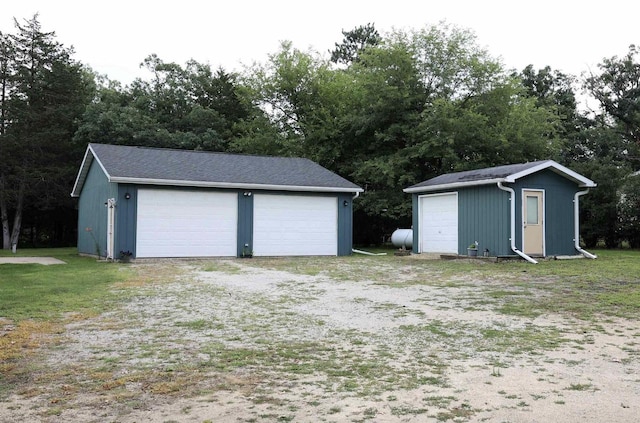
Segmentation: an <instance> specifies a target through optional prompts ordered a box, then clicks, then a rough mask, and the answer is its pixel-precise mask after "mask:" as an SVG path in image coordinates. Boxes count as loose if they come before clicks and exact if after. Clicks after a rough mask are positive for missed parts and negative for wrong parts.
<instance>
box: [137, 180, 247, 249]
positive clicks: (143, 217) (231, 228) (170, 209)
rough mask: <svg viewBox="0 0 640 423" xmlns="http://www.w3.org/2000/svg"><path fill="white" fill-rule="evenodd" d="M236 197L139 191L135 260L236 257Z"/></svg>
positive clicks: (213, 194)
mask: <svg viewBox="0 0 640 423" xmlns="http://www.w3.org/2000/svg"><path fill="white" fill-rule="evenodd" d="M237 221H238V194H237V193H235V192H233V193H227V192H217V191H201V190H198V191H195V190H194V191H188V190H177V189H171V190H170V189H141V190H138V219H137V232H136V257H221V256H236V255H237V242H236V240H237V233H238V229H237Z"/></svg>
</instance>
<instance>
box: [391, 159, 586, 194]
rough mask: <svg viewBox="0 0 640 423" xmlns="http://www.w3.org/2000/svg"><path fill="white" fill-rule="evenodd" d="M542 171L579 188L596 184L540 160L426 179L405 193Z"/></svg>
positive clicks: (553, 162)
mask: <svg viewBox="0 0 640 423" xmlns="http://www.w3.org/2000/svg"><path fill="white" fill-rule="evenodd" d="M543 169H550V170H552V171H554V172H556V173H558V174H560V175H562V176H564V177H566V178H568V179H571V180H573V181H575V182H576V183H578V184H579V185H580V186H585V187H594V186H596V184H595V183H594V182H593V181H591V180H590V179H587V178H585V177H584V176H582V175H579V174H577V173H575V172H573V171H572V170H570V169H568V168H566V167H564V166H562V165H560V164H558V163H556V162H555V161H553V160H540V161H536V162H529V163H518V164H510V165H504V166H497V167H489V168H484V169H476V170H468V171H465V172H455V173H447V174H444V175H440V176H436V177H435V178H432V179H428V180H426V181H424V182H420V183H419V184H415V185H412V186H410V187H409V188H406V189H405V190H404V191H405V192H420V191H434V190H437V189H441V188H449V187H464V186H466V185H482V184H490V183H496V182H514V181H515V179H517V178H520V177H522V176H526V175H529V174H531V173H534V172H538V171H540V170H543Z"/></svg>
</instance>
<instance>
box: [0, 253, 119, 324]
mask: <svg viewBox="0 0 640 423" xmlns="http://www.w3.org/2000/svg"><path fill="white" fill-rule="evenodd" d="M16 255H17V256H22V257H28V256H47V257H55V258H57V259H60V260H62V261H64V262H66V263H67V264H59V265H50V266H43V265H41V264H0V318H5V319H9V320H12V321H16V322H17V321H20V320H24V319H35V320H42V319H46V320H58V319H60V318H61V316H63V315H64V313H71V312H75V313H96V312H99V311H100V310H103V309H104V307H105V301H104V299H105V298H106V297H107V296H108V293H109V287H110V286H111V285H112V284H113V283H114V282H118V281H122V280H124V279H125V278H127V277H129V276H130V275H131V272H128V271H127V270H126V267H125V266H123V265H120V264H113V263H105V262H98V261H97V260H96V259H95V258H90V257H80V256H79V255H78V252H77V250H76V249H75V248H57V249H24V250H19V251H18V253H17V254H16ZM0 256H5V257H6V256H14V255H13V254H12V253H11V252H10V251H7V250H0ZM123 269H124V270H123Z"/></svg>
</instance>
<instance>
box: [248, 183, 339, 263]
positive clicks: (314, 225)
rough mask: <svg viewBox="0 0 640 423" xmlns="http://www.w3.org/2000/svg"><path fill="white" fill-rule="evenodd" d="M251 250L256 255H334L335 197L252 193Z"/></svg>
mask: <svg viewBox="0 0 640 423" xmlns="http://www.w3.org/2000/svg"><path fill="white" fill-rule="evenodd" d="M253 250H254V251H253V254H254V255H256V256H309V255H312V256H323V255H329V256H335V255H338V200H337V199H336V197H310V196H296V195H267V194H258V195H255V196H254V199H253Z"/></svg>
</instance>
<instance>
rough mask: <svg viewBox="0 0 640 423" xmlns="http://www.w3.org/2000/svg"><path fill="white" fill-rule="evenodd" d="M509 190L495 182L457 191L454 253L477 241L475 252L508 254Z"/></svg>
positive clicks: (496, 254) (461, 252)
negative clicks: (504, 189) (455, 250)
mask: <svg viewBox="0 0 640 423" xmlns="http://www.w3.org/2000/svg"><path fill="white" fill-rule="evenodd" d="M509 221H510V210H509V194H508V193H507V192H505V191H502V190H500V189H499V188H498V187H497V185H495V184H494V185H483V186H475V187H470V188H466V189H461V190H459V191H458V254H467V247H468V246H469V245H470V244H471V243H473V242H475V241H478V254H481V253H482V252H484V250H485V249H488V250H489V254H490V255H491V256H503V255H507V254H509V251H510V246H509Z"/></svg>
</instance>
